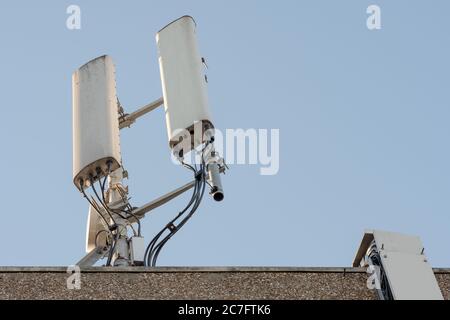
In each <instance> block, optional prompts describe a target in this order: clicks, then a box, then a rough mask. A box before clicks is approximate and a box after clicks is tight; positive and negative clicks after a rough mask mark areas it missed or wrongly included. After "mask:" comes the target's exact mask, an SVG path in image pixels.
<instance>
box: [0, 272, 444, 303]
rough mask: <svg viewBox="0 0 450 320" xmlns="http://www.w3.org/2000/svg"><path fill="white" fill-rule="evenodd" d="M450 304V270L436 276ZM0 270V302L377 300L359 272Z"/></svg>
mask: <svg viewBox="0 0 450 320" xmlns="http://www.w3.org/2000/svg"><path fill="white" fill-rule="evenodd" d="M435 272H436V277H437V279H438V282H439V284H440V286H441V289H442V291H443V292H444V296H445V298H446V299H449V298H450V295H449V291H450V270H449V269H439V270H435ZM68 276H69V274H68V273H66V268H64V267H61V268H59V267H58V268H42V267H31V268H0V299H295V300H296V299H376V298H377V297H376V293H375V292H374V291H371V290H368V289H367V287H366V280H367V274H366V273H365V270H364V269H359V268H156V269H146V268H123V269H115V268H101V269H100V268H85V269H82V270H81V289H80V290H68V289H67V282H66V280H67V277H68Z"/></svg>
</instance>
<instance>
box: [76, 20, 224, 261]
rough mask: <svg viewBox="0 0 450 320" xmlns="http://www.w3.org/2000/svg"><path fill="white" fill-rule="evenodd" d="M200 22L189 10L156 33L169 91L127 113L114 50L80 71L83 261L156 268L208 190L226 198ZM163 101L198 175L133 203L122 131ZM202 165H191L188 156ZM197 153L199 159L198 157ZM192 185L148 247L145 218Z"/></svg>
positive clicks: (175, 147)
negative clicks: (119, 89) (143, 227)
mask: <svg viewBox="0 0 450 320" xmlns="http://www.w3.org/2000/svg"><path fill="white" fill-rule="evenodd" d="M195 29H196V24H195V21H194V19H193V18H192V17H190V16H183V17H181V18H179V19H177V20H175V21H173V22H172V23H170V24H168V25H167V26H166V27H164V28H163V29H161V30H160V31H159V32H158V33H157V35H156V42H157V46H158V49H159V66H160V75H161V83H162V91H163V97H162V98H160V99H158V100H156V101H154V102H152V103H150V104H148V105H146V106H144V107H142V108H140V109H138V110H137V111H135V112H132V113H129V114H128V113H125V112H124V110H123V108H122V106H121V105H120V103H119V99H118V98H117V93H116V81H115V69H114V64H113V61H112V59H111V57H109V56H101V57H98V58H96V59H94V60H92V61H90V62H88V63H86V64H85V65H83V66H82V67H80V68H79V69H78V70H77V71H75V72H74V74H73V77H72V90H73V183H74V184H75V186H76V188H77V189H78V190H79V191H80V192H81V194H82V195H83V196H84V197H85V198H86V199H87V200H88V202H89V212H88V224H87V231H86V252H87V255H86V256H85V257H83V258H82V259H81V260H80V261H79V262H78V265H79V266H91V265H94V264H96V263H97V262H98V261H99V260H101V259H106V263H105V265H106V266H141V265H145V266H155V265H156V263H157V259H158V256H159V254H160V252H161V250H162V248H163V247H164V245H165V244H166V243H167V242H168V241H169V240H170V239H171V238H172V237H173V236H174V235H175V234H176V233H177V232H178V230H179V229H180V228H181V227H183V226H184V225H185V224H186V223H187V221H188V220H189V219H190V218H191V217H192V216H193V215H194V213H195V212H196V210H197V209H198V207H199V206H200V203H201V201H202V199H203V196H204V193H205V190H206V188H207V187H208V188H209V189H210V192H209V193H210V194H211V195H212V197H213V199H214V200H216V201H222V200H223V198H224V193H223V187H222V183H221V177H220V174H221V173H224V172H225V169H226V165H225V164H224V162H223V159H222V158H221V157H220V155H219V154H218V153H217V152H216V151H215V148H214V124H213V121H212V117H211V114H210V111H209V104H208V96H207V80H206V76H205V75H204V69H203V68H204V64H205V59H204V58H202V57H201V55H200V53H199V49H198V44H197V39H196V32H195ZM160 106H164V109H165V115H166V126H167V134H168V145H169V147H170V149H171V151H172V154H173V155H174V157H175V158H176V159H177V160H178V161H179V163H180V164H181V165H182V166H184V167H186V168H187V169H188V170H190V171H191V172H192V175H193V180H192V181H191V182H189V183H187V184H186V185H184V186H181V187H179V188H177V189H175V190H173V191H172V192H169V193H168V194H166V195H163V196H161V197H159V198H158V199H156V200H153V201H151V202H149V203H147V204H144V205H143V206H141V207H134V206H133V205H132V204H131V203H130V197H129V190H128V187H127V186H125V185H124V184H123V180H124V178H126V177H127V172H126V171H125V170H124V168H123V164H122V157H121V152H120V130H121V129H124V128H129V127H131V126H132V125H133V123H134V122H135V121H136V120H137V119H138V118H140V117H142V116H143V115H145V114H147V113H149V112H151V111H153V110H155V109H156V108H159V107H160ZM188 154H189V155H191V156H192V155H194V156H195V157H194V158H198V159H199V161H198V163H194V164H189V163H187V162H186V161H185V157H186V156H187V155H188ZM191 158H192V157H191ZM189 190H192V196H191V198H190V200H189V202H188V204H187V205H186V207H185V208H183V210H181V211H180V212H179V213H178V214H177V215H176V216H175V217H173V219H172V220H170V221H169V223H168V224H167V225H166V226H165V227H164V228H163V229H162V230H161V231H160V232H158V233H157V234H156V236H155V237H154V238H153V239H152V240H151V241H150V242H149V243H148V244H147V245H145V241H144V238H143V236H142V230H141V219H143V218H144V217H145V215H146V213H148V212H150V211H151V210H154V209H156V208H158V207H159V206H161V205H163V204H165V203H167V202H168V201H170V200H172V199H174V198H176V197H177V196H179V195H181V194H183V193H185V192H186V191H189Z"/></svg>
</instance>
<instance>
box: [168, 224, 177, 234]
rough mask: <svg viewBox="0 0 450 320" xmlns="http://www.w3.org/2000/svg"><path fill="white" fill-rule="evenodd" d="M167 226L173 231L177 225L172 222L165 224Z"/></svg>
mask: <svg viewBox="0 0 450 320" xmlns="http://www.w3.org/2000/svg"><path fill="white" fill-rule="evenodd" d="M167 228H168V229H169V230H170V232H172V233H173V232H175V231H176V230H177V227H176V226H175V225H174V224H173V223H169V224H168V225H167Z"/></svg>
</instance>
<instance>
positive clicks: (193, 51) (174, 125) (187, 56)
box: [156, 16, 214, 148]
mask: <svg viewBox="0 0 450 320" xmlns="http://www.w3.org/2000/svg"><path fill="white" fill-rule="evenodd" d="M195 27H196V25H195V21H194V19H193V18H192V17H189V16H183V17H181V18H179V19H177V20H175V21H173V22H172V23H170V24H168V25H167V26H166V27H164V28H163V29H161V30H160V31H159V32H158V33H157V35H156V42H157V45H158V49H159V67H160V72H161V82H162V89H163V95H164V107H165V112H166V125H167V134H168V137H169V145H170V147H171V148H172V147H174V146H175V145H176V144H177V143H178V142H180V140H181V139H187V138H190V139H191V144H192V147H196V146H197V145H199V144H201V143H203V142H204V141H203V140H204V139H203V133H204V132H205V131H206V130H208V129H213V128H214V126H213V124H212V120H211V116H210V112H209V106H208V97H207V83H206V78H205V76H204V74H203V64H202V58H201V56H200V54H199V49H198V44H197V38H196V32H195ZM196 123H201V124H202V125H201V126H196V129H197V128H199V129H200V131H202V132H195V135H194V124H196ZM189 134H190V136H189Z"/></svg>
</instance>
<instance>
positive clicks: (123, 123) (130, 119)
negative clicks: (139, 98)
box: [119, 98, 164, 129]
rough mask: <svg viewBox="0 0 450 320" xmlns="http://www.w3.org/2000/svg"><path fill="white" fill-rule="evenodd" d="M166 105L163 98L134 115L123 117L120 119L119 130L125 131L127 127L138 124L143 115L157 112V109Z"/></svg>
mask: <svg viewBox="0 0 450 320" xmlns="http://www.w3.org/2000/svg"><path fill="white" fill-rule="evenodd" d="M163 104H164V99H163V98H159V99H158V100H156V101H153V102H151V103H149V104H147V105H145V106H143V107H142V108H140V109H138V110H136V111H135V112H133V113H130V114H126V115H125V116H123V117H120V118H119V128H120V129H123V128H126V127H130V126H131V125H132V124H133V123H135V122H136V120H137V119H138V118H140V117H142V116H143V115H145V114H147V113H149V112H152V111H153V110H155V109H156V108H158V107H160V106H162V105H163Z"/></svg>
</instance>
